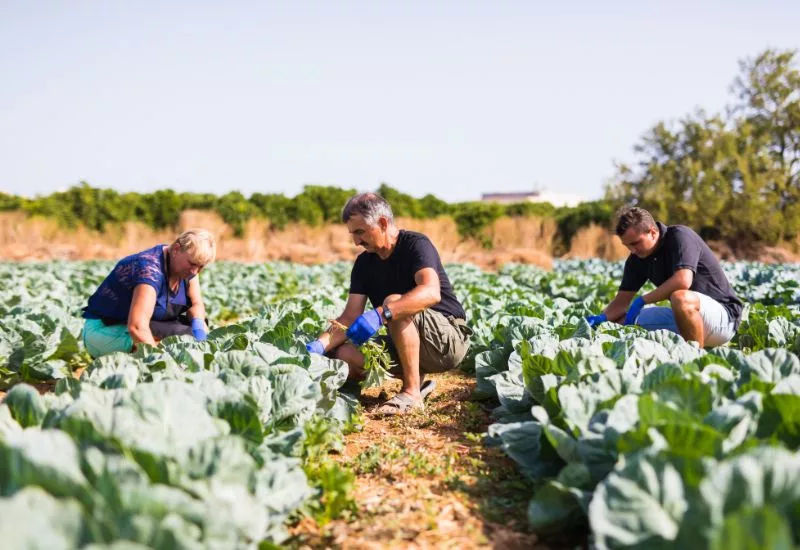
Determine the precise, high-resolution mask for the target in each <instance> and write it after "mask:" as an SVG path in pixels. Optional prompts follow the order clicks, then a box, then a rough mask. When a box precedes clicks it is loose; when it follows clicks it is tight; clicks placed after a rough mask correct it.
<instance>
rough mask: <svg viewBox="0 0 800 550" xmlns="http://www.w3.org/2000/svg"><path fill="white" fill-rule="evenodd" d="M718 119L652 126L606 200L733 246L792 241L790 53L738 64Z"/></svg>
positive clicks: (696, 117)
mask: <svg viewBox="0 0 800 550" xmlns="http://www.w3.org/2000/svg"><path fill="white" fill-rule="evenodd" d="M730 91H731V95H732V101H731V103H730V104H729V105H727V106H726V107H725V109H724V110H723V112H722V113H718V114H713V115H709V114H707V113H706V112H705V111H703V110H698V111H697V112H695V113H693V114H690V115H687V116H685V117H684V118H682V119H680V120H678V121H674V122H659V123H658V124H656V125H655V126H653V127H652V128H651V129H649V130H648V131H647V132H646V133H645V134H644V136H643V137H642V138H641V140H640V141H639V142H638V143H637V144H636V145H635V147H634V151H635V153H636V156H637V161H636V162H635V164H633V165H625V164H619V165H618V166H617V171H616V175H615V176H614V178H613V179H612V180H611V181H610V182H609V185H608V186H607V189H606V198H607V199H608V200H609V201H610V202H612V203H614V204H615V205H619V204H638V205H640V206H642V207H644V208H647V209H648V210H650V211H651V212H652V213H653V215H654V216H655V217H656V218H658V219H661V220H665V221H668V222H669V223H672V224H675V223H682V224H685V225H689V226H691V227H693V228H695V229H696V230H697V231H698V232H699V233H700V234H701V235H702V236H703V237H705V238H707V239H718V240H724V241H726V242H728V243H729V244H732V245H734V246H739V247H741V246H743V245H747V244H751V243H761V244H767V245H774V244H779V243H781V242H782V241H786V240H791V239H796V238H797V236H798V229H800V71H798V67H797V52H796V51H789V50H786V51H781V50H774V49H769V50H766V51H764V52H762V53H761V54H759V55H757V56H755V57H753V58H750V59H745V60H743V61H740V63H739V74H738V75H737V76H736V77H735V78H734V80H733V83H732V84H731V87H730Z"/></svg>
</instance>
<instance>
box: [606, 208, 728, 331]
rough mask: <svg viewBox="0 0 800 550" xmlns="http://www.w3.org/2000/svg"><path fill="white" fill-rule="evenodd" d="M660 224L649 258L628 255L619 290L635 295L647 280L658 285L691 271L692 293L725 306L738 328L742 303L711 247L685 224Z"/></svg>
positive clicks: (690, 288) (658, 223)
mask: <svg viewBox="0 0 800 550" xmlns="http://www.w3.org/2000/svg"><path fill="white" fill-rule="evenodd" d="M657 225H658V231H659V233H660V236H659V238H658V244H657V245H656V250H655V251H654V252H653V253H652V254H650V255H649V256H648V257H647V258H639V257H638V256H634V255H633V254H631V255H630V256H628V259H627V261H626V262H625V271H624V273H623V274H622V283H621V284H620V285H619V289H620V290H623V291H631V292H636V291H638V290H639V289H640V288H642V286H643V285H644V283H645V282H646V281H647V280H648V279H649V280H651V281H652V282H653V284H654V285H656V286H659V285H661V284H662V283H663V282H664V281H666V280H667V279H669V278H670V277H672V275H673V274H674V273H675V272H676V271H677V270H679V269H691V270H692V273H694V278H693V280H692V286H691V287H689V290H694V291H696V292H700V293H701V294H705V295H706V296H708V297H710V298H713V299H714V300H716V301H717V302H719V303H720V304H722V307H724V308H725V309H726V310H727V312H728V317H730V319H731V321H733V322H734V324H735V326H736V327H737V328H738V327H739V321H740V319H741V316H742V302H741V300H739V298H737V297H736V293H735V292H734V291H733V288H731V284H730V283H729V282H728V278H727V277H725V272H723V271H722V266H721V265H719V261H718V260H717V258H716V256H714V253H713V252H711V249H710V248H708V245H707V244H706V243H705V242H704V241H703V239H702V238H700V235H698V234H697V233H695V232H694V231H692V230H691V229H690V228H688V227H686V226H685V225H664V224H663V223H661V222H657Z"/></svg>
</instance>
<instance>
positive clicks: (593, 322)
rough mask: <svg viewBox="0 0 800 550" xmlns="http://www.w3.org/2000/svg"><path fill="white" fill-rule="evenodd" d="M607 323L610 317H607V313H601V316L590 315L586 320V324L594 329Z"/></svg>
mask: <svg viewBox="0 0 800 550" xmlns="http://www.w3.org/2000/svg"><path fill="white" fill-rule="evenodd" d="M606 321H608V317H606V314H605V313H601V314H600V315H589V316H588V317H587V318H586V322H587V323H589V326H590V327H592V328H594V327H597V326H600V325H602V324H603V323H605V322H606Z"/></svg>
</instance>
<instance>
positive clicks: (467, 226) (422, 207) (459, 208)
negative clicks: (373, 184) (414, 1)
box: [0, 182, 613, 247]
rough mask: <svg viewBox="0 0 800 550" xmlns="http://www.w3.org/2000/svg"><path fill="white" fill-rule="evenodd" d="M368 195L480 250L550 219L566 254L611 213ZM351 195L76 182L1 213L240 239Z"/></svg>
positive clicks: (322, 216) (310, 221)
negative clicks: (196, 213)
mask: <svg viewBox="0 0 800 550" xmlns="http://www.w3.org/2000/svg"><path fill="white" fill-rule="evenodd" d="M375 191H376V192H377V193H379V194H380V195H381V196H383V197H384V198H386V200H388V201H389V203H390V204H391V205H392V209H393V211H394V213H395V215H396V216H398V217H407V218H415V219H427V218H436V217H439V216H450V217H452V218H453V219H454V220H455V222H456V227H457V228H458V232H459V235H461V237H463V238H473V239H476V240H478V241H480V242H481V243H483V244H484V245H485V246H487V247H489V246H491V241H490V240H489V239H487V238H486V236H485V233H484V230H485V229H486V228H487V227H489V226H490V225H491V224H492V223H493V222H494V221H495V220H497V219H498V218H500V217H502V216H512V217H519V216H536V217H539V218H552V219H554V220H555V221H556V223H557V224H558V226H559V236H560V237H561V238H562V240H563V246H564V247H568V245H569V241H570V239H571V238H572V235H574V233H575V232H576V231H577V230H578V229H579V228H580V227H582V226H584V225H588V224H589V223H592V222H593V223H599V224H601V225H608V223H610V220H611V215H612V213H613V211H612V207H611V205H610V204H609V203H608V202H607V201H597V202H589V203H583V204H581V205H579V206H578V207H574V208H556V207H554V206H553V205H552V204H550V203H534V202H524V203H515V204H496V203H485V202H477V201H473V202H460V203H448V202H445V201H443V200H441V199H439V198H438V197H436V196H434V195H431V194H428V195H425V196H424V197H422V198H416V197H413V196H411V195H408V194H406V193H403V192H401V191H398V190H397V189H394V188H392V187H390V186H389V185H386V184H382V185H381V186H380V187H379V188H378V189H376V190H375ZM355 193H356V190H355V189H342V188H339V187H332V186H320V185H306V186H305V187H304V188H303V191H302V192H301V193H299V194H298V195H296V196H294V197H287V196H285V195H283V194H279V193H270V194H265V193H253V194H252V195H250V196H249V197H246V196H244V195H243V194H242V193H241V192H239V191H231V192H229V193H226V194H224V195H214V194H210V193H178V192H176V191H173V190H170V189H166V190H160V191H155V192H153V193H119V192H117V191H115V190H113V189H101V188H97V187H92V186H91V185H89V184H88V183H86V182H82V183H80V184H79V185H75V186H73V187H71V188H69V189H67V190H66V191H61V192H56V193H52V194H50V195H46V196H39V197H36V198H33V199H28V198H25V197H20V196H15V195H7V194H0V211H23V212H25V213H27V214H28V215H31V216H44V217H47V218H51V219H55V220H56V221H57V222H58V223H59V224H60V225H62V226H63V227H67V228H71V227H77V226H78V225H83V226H85V227H87V228H89V229H92V230H95V231H103V230H105V228H106V227H107V226H108V225H109V224H115V223H120V222H126V221H138V222H142V223H144V224H146V225H148V226H150V227H152V228H153V229H166V228H174V227H175V226H176V225H177V223H178V219H179V217H180V214H181V212H183V211H184V210H189V209H196V210H209V211H213V212H216V213H218V214H219V216H220V217H221V218H222V219H223V220H224V221H225V223H227V224H228V225H229V226H230V227H231V228H232V229H233V232H234V234H235V235H236V236H239V237H240V236H242V235H243V234H244V230H245V226H246V224H247V222H248V220H250V219H252V218H261V219H266V220H268V221H269V223H270V226H271V227H272V228H273V229H275V230H280V229H283V228H284V227H285V226H286V225H287V224H288V223H302V224H306V225H310V226H320V225H323V224H328V223H340V221H341V220H340V216H341V211H342V207H343V206H344V204H345V202H347V199H349V198H350V197H351V196H353V195H354V194H355ZM559 244H560V243H559Z"/></svg>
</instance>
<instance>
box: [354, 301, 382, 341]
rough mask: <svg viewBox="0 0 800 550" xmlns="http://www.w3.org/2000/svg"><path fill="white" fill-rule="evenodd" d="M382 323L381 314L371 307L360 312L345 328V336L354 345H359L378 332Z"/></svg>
mask: <svg viewBox="0 0 800 550" xmlns="http://www.w3.org/2000/svg"><path fill="white" fill-rule="evenodd" d="M382 324H383V319H381V314H380V313H378V311H377V310H375V309H373V310H370V311H367V312H366V313H363V314H361V316H360V317H359V318H358V319H356V320H355V322H354V323H353V324H352V325H350V328H348V329H347V337H348V338H349V339H350V341H351V342H353V343H354V344H355V345H357V346H360V345H362V344H363V343H364V342H366V341H367V340H369V339H370V338H372V337H373V336H375V334H376V333H377V332H378V330H379V329H380V328H381V325H382Z"/></svg>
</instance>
